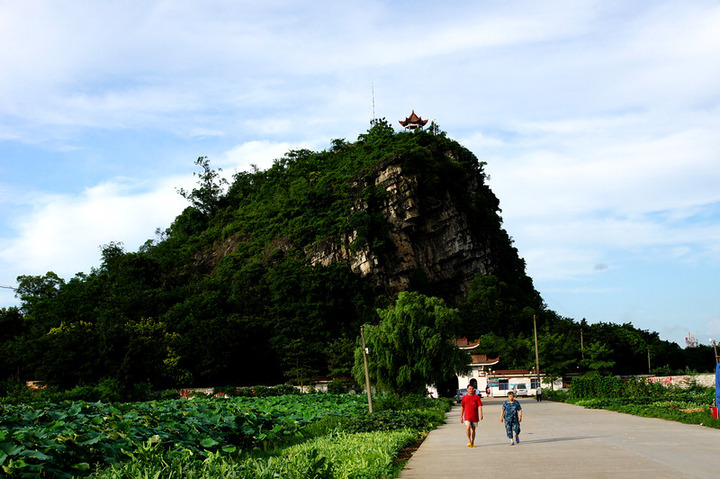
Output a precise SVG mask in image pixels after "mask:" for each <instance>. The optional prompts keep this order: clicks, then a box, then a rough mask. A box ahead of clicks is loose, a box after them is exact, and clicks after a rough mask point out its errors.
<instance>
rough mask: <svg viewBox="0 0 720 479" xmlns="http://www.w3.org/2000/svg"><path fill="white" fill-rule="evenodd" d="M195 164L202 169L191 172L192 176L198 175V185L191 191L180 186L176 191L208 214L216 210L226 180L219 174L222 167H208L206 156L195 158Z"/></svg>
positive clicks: (208, 162) (208, 161)
mask: <svg viewBox="0 0 720 479" xmlns="http://www.w3.org/2000/svg"><path fill="white" fill-rule="evenodd" d="M195 164H196V165H198V166H199V167H200V168H201V169H202V171H201V172H200V173H198V172H194V173H193V176H197V177H198V187H197V188H193V190H192V191H191V192H188V191H186V190H185V189H184V188H180V189H179V190H178V193H180V196H182V197H183V198H185V199H186V200H188V201H189V202H190V204H192V205H193V206H194V207H195V208H197V209H198V210H200V211H201V212H202V213H204V214H206V215H210V214H212V213H214V212H215V211H216V210H217V207H218V203H219V202H220V198H221V197H222V194H223V191H224V189H225V186H226V185H227V184H228V182H227V180H226V179H225V178H222V177H221V176H220V172H221V171H222V168H218V169H217V170H213V169H212V168H210V160H208V158H207V156H201V157H199V158H198V159H197V160H195Z"/></svg>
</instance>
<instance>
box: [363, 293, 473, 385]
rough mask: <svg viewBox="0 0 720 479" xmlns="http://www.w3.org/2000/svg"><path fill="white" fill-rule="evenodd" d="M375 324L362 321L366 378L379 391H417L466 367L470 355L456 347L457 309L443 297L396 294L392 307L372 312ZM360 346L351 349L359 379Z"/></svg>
mask: <svg viewBox="0 0 720 479" xmlns="http://www.w3.org/2000/svg"><path fill="white" fill-rule="evenodd" d="M377 313H378V315H379V316H380V323H379V324H377V325H365V343H366V346H367V348H368V351H369V356H368V359H369V365H368V366H369V369H370V378H371V381H372V382H373V383H374V384H375V386H376V387H377V388H379V389H381V390H384V391H388V392H393V393H398V394H413V393H415V394H422V393H424V392H425V388H426V387H427V386H428V385H432V384H438V383H440V382H442V381H444V380H446V379H448V377H450V376H452V375H455V374H457V373H460V372H464V371H465V370H466V369H467V365H468V364H469V363H470V357H469V356H468V354H467V353H466V352H465V351H461V350H459V349H458V348H457V347H456V346H455V337H456V336H455V335H456V333H457V330H458V327H459V318H458V315H457V310H455V309H451V308H448V307H447V306H446V304H445V302H444V301H443V300H442V299H439V298H435V297H428V296H424V295H422V294H419V293H415V292H411V293H408V292H403V293H400V295H399V296H398V299H397V301H396V303H395V305H394V306H391V307H389V308H387V309H379V310H378V311H377ZM362 354H363V352H362V348H358V349H357V350H356V351H355V367H354V368H353V372H354V374H355V378H356V379H357V380H358V382H359V383H360V384H363V383H364V377H363V375H364V368H363V357H362Z"/></svg>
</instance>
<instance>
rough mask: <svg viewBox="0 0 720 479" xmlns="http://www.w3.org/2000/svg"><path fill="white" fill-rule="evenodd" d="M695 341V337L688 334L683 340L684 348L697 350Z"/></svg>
mask: <svg viewBox="0 0 720 479" xmlns="http://www.w3.org/2000/svg"><path fill="white" fill-rule="evenodd" d="M697 345H698V343H697V340H696V339H695V335H694V334H693V333H688V337H687V338H685V346H686V347H688V348H697Z"/></svg>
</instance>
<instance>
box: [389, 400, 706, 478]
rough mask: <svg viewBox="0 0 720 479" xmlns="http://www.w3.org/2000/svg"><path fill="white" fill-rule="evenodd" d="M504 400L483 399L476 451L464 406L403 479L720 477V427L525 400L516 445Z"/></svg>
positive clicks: (429, 441)
mask: <svg viewBox="0 0 720 479" xmlns="http://www.w3.org/2000/svg"><path fill="white" fill-rule="evenodd" d="M503 400H504V399H500V398H498V399H492V398H491V399H485V400H484V401H483V402H484V407H483V412H484V416H485V419H484V420H483V421H481V422H480V425H479V427H478V431H477V438H476V440H475V443H476V445H477V447H475V448H469V447H467V438H466V436H465V426H463V425H462V424H460V407H459V406H455V407H453V409H452V411H450V412H449V413H448V416H447V421H446V424H445V425H443V426H441V427H439V428H438V429H436V430H435V431H433V432H431V433H430V435H429V436H428V437H427V439H425V441H424V442H423V443H422V445H421V446H420V448H419V449H418V450H417V451H416V452H415V454H414V455H413V457H412V458H411V459H410V461H408V463H407V465H406V466H405V469H404V470H403V471H402V472H401V473H400V478H401V479H417V478H434V479H437V478H446V477H447V478H453V479H460V478H464V477H473V478H477V477H497V478H506V477H507V478H513V479H516V478H523V479H524V478H531V477H544V478H549V477H552V478H565V477H567V478H570V477H572V478H575V479H577V478H606V477H611V478H613V479H618V478H633V479H638V478H645V477H652V478H673V479H678V478H690V477H702V478H706V479H707V478H711V477H712V478H716V477H720V429H712V428H708V427H703V426H693V425H686V424H680V423H676V422H671V421H665V420H662V419H649V418H642V417H637V416H631V415H628V414H620V413H616V412H611V411H604V410H598V409H584V408H582V407H579V406H573V405H569V404H562V403H554V402H547V401H543V402H542V403H536V402H535V399H534V398H519V401H520V403H521V404H522V407H523V421H522V424H521V427H522V432H521V434H520V444H518V445H516V446H510V445H509V440H508V439H507V438H506V436H505V427H504V424H502V423H501V422H500V407H501V404H502V401H503Z"/></svg>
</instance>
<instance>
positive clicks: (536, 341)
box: [533, 314, 542, 386]
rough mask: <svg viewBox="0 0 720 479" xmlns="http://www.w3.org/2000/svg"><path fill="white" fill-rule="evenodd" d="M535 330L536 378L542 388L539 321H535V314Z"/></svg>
mask: <svg viewBox="0 0 720 479" xmlns="http://www.w3.org/2000/svg"><path fill="white" fill-rule="evenodd" d="M533 330H534V331H535V377H536V378H537V384H538V386H542V385H541V384H540V355H539V353H538V340H537V321H536V320H535V315H534V314H533Z"/></svg>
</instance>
